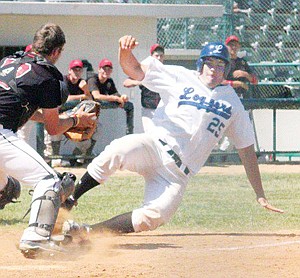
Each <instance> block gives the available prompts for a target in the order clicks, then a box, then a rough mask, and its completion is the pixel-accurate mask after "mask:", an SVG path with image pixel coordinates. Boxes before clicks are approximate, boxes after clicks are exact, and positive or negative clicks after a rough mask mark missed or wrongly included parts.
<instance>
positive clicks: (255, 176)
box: [238, 145, 283, 213]
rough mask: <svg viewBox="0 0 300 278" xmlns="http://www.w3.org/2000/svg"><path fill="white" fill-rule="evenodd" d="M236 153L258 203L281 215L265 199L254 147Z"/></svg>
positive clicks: (281, 211)
mask: <svg viewBox="0 0 300 278" xmlns="http://www.w3.org/2000/svg"><path fill="white" fill-rule="evenodd" d="M238 153H239V156H240V158H241V161H242V163H243V165H244V168H245V171H246V174H247V177H248V179H249V182H250V184H251V185H252V187H253V189H254V191H255V194H256V198H257V201H258V203H259V204H260V205H261V206H262V207H264V208H266V209H268V210H271V211H274V212H279V213H283V210H281V209H278V208H276V207H273V206H272V205H270V204H269V203H268V201H267V199H266V197H265V193H264V189H263V186H262V182H261V176H260V172H259V168H258V164H257V158H256V153H255V150H254V146H253V145H251V146H249V147H246V148H243V149H239V150H238Z"/></svg>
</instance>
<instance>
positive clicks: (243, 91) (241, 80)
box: [219, 35, 257, 160]
mask: <svg viewBox="0 0 300 278" xmlns="http://www.w3.org/2000/svg"><path fill="white" fill-rule="evenodd" d="M225 45H226V46H227V48H228V51H229V54H230V71H229V73H228V75H227V78H226V80H224V81H223V84H224V85H225V84H229V85H231V86H232V87H233V88H234V90H235V92H236V93H237V95H238V96H239V97H240V98H244V97H249V96H248V94H249V93H248V92H249V84H254V85H256V84H257V77H256V75H255V74H254V73H253V71H252V70H251V68H250V67H249V65H248V63H247V61H246V60H245V59H243V58H240V57H238V52H239V50H240V49H241V44H240V40H239V38H238V37H237V36H235V35H231V36H229V37H227V38H226V40H225ZM219 149H220V150H221V151H232V150H233V145H232V143H231V142H230V141H229V139H228V137H226V136H225V137H224V138H223V139H222V140H221V141H220V143H219ZM223 160H226V155H225V156H224V157H223Z"/></svg>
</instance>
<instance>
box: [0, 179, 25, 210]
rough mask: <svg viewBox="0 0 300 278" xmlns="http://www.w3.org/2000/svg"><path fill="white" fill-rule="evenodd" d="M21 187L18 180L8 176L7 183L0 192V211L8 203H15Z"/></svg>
mask: <svg viewBox="0 0 300 278" xmlns="http://www.w3.org/2000/svg"><path fill="white" fill-rule="evenodd" d="M20 194H21V185H20V183H19V181H18V180H16V179H15V178H13V177H11V176H8V181H7V184H6V186H5V187H4V189H3V190H1V191H0V209H4V207H5V205H7V204H8V203H15V202H16V200H17V199H18V198H19V197H20Z"/></svg>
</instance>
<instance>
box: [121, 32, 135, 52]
mask: <svg viewBox="0 0 300 278" xmlns="http://www.w3.org/2000/svg"><path fill="white" fill-rule="evenodd" d="M138 44H139V43H138V42H137V41H136V38H134V37H133V36H130V35H126V36H123V37H121V38H120V39H119V47H120V49H122V50H127V49H131V50H132V49H134V48H135V47H136V46H137V45H138Z"/></svg>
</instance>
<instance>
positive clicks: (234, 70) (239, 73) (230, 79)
mask: <svg viewBox="0 0 300 278" xmlns="http://www.w3.org/2000/svg"><path fill="white" fill-rule="evenodd" d="M225 45H226V46H227V48H228V51H229V54H230V71H229V74H228V76H227V78H226V80H225V81H224V84H230V85H231V86H232V87H233V88H234V89H235V91H236V93H237V94H238V96H239V97H240V98H244V97H246V96H247V93H248V91H249V83H250V84H254V85H256V84H257V77H256V75H255V74H254V73H253V71H252V70H251V68H250V67H249V65H248V63H247V61H246V60H245V59H243V58H240V57H238V52H239V50H240V48H241V44H240V40H239V38H238V37H237V36H235V35H231V36H229V37H227V38H226V40H225Z"/></svg>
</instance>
